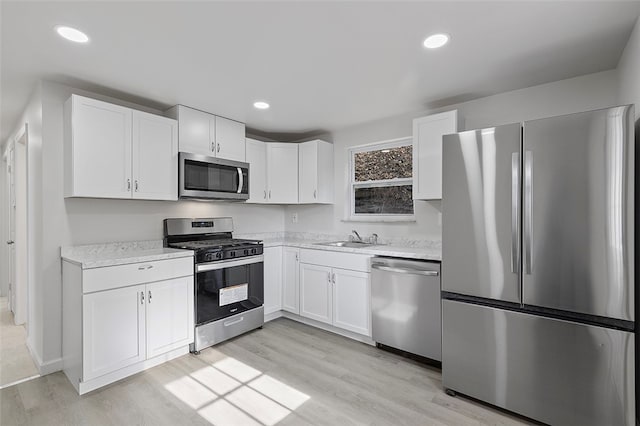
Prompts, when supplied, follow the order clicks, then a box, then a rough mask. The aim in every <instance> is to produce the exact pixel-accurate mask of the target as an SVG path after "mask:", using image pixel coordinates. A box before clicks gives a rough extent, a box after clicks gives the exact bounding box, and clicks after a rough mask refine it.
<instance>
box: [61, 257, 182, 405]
mask: <svg viewBox="0 0 640 426" xmlns="http://www.w3.org/2000/svg"><path fill="white" fill-rule="evenodd" d="M62 268H63V269H62V270H63V296H62V297H63V318H62V322H63V334H62V335H63V344H62V346H63V369H64V372H65V374H66V375H67V377H68V378H69V380H70V381H71V383H72V384H73V386H74V387H75V388H76V390H77V391H78V393H80V394H83V393H86V392H89V391H91V390H94V389H97V388H99V387H101V386H104V385H107V384H109V383H112V382H114V381H116V380H119V379H122V378H124V377H126V376H129V375H131V374H134V373H137V372H139V371H142V370H144V369H146V368H149V367H152V366H154V365H157V364H160V363H162V362H164V361H167V360H168V359H171V358H175V357H176V356H180V355H183V354H185V353H188V350H189V344H190V343H192V342H193V334H194V284H193V257H190V256H189V257H183V258H177V259H167V260H157V261H151V262H145V263H133V264H126V265H118V266H107V267H100V268H88V269H82V268H81V267H80V266H79V265H77V264H74V263H71V262H67V261H64V262H63V266H62Z"/></svg>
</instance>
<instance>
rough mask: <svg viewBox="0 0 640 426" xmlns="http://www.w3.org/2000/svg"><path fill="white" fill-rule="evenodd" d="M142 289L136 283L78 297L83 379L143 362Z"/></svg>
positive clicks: (143, 320) (143, 323) (143, 313)
mask: <svg viewBox="0 0 640 426" xmlns="http://www.w3.org/2000/svg"><path fill="white" fill-rule="evenodd" d="M144 290H145V286H144V285H136V286H131V287H123V288H117V289H115V290H107V291H98V292H96V293H89V294H85V295H84V296H82V299H83V304H82V339H83V354H82V364H83V374H82V380H83V381H87V380H90V379H93V378H96V377H98V376H102V375H104V374H107V373H110V372H112V371H115V370H118V369H120V368H123V367H126V366H128V365H131V364H135V363H137V362H140V361H144V359H145V301H144V297H145V296H144Z"/></svg>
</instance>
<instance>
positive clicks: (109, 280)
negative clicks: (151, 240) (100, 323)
mask: <svg viewBox="0 0 640 426" xmlns="http://www.w3.org/2000/svg"><path fill="white" fill-rule="evenodd" d="M188 275H193V257H192V256H189V257H180V258H177V259H166V260H155V261H151V262H140V263H130V264H127V265H117V266H105V267H102V268H93V269H85V270H84V271H82V292H83V293H91V292H94V291H101V290H109V289H113V288H118V287H125V286H129V285H135V284H142V283H149V282H153V281H160V280H168V279H171V278H177V277H185V276H188Z"/></svg>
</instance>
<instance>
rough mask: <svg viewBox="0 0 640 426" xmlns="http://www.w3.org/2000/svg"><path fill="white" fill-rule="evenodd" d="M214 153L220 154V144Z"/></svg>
mask: <svg viewBox="0 0 640 426" xmlns="http://www.w3.org/2000/svg"><path fill="white" fill-rule="evenodd" d="M216 151H217V152H220V144H218V149H217V150H216Z"/></svg>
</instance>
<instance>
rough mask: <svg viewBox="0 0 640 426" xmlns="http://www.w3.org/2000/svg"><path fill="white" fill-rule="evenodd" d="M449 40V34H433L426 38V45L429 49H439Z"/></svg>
mask: <svg viewBox="0 0 640 426" xmlns="http://www.w3.org/2000/svg"><path fill="white" fill-rule="evenodd" d="M448 42H449V35H447V34H442V33H440V34H433V35H430V36H429V37H427V38H426V39H424V43H423V44H424V47H426V48H427V49H437V48H438V47H442V46H444V45H445V44H447V43H448Z"/></svg>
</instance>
